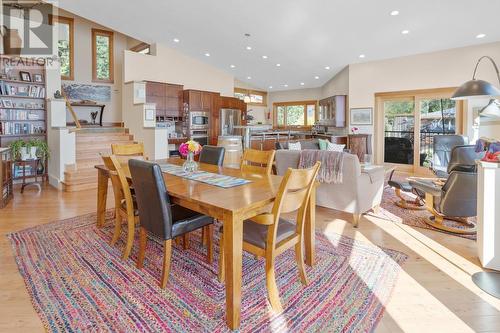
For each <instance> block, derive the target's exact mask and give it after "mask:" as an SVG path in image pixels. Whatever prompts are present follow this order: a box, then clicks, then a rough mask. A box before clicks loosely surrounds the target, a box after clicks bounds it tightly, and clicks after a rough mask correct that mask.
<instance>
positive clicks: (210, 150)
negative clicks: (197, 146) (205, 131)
mask: <svg viewBox="0 0 500 333" xmlns="http://www.w3.org/2000/svg"><path fill="white" fill-rule="evenodd" d="M225 153H226V149H225V148H224V147H217V146H209V145H205V146H203V148H202V149H201V153H200V159H199V162H200V163H207V164H213V165H217V166H222V164H223V163H224V154H225Z"/></svg>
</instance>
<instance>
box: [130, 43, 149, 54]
mask: <svg viewBox="0 0 500 333" xmlns="http://www.w3.org/2000/svg"><path fill="white" fill-rule="evenodd" d="M130 51H133V52H137V53H142V54H151V48H150V45H149V44H148V43H140V44H137V45H136V46H134V47H132V48H131V49H130Z"/></svg>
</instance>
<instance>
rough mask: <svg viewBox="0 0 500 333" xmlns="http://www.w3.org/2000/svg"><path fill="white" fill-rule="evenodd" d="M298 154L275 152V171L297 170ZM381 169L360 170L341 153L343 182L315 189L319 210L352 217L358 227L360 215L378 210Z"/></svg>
mask: <svg viewBox="0 0 500 333" xmlns="http://www.w3.org/2000/svg"><path fill="white" fill-rule="evenodd" d="M299 159H300V151H297V150H285V149H282V150H277V151H276V155H275V162H276V172H277V174H278V175H284V174H285V172H286V170H287V169H288V168H294V169H295V168H297V167H298V165H299ZM384 175H385V171H384V168H383V167H371V168H369V169H368V168H366V169H363V170H362V168H361V165H360V163H359V159H358V157H357V156H356V155H353V154H347V153H346V154H344V163H343V168H342V178H343V180H342V183H339V184H334V183H330V184H327V183H321V184H320V185H319V186H318V187H317V190H316V204H317V205H318V206H321V207H326V208H331V209H336V210H340V211H343V212H347V213H351V214H353V226H354V227H357V226H358V224H359V220H360V219H361V215H362V214H364V213H366V212H367V211H369V210H371V209H374V210H376V209H378V207H379V206H380V202H381V201H382V193H383V190H384Z"/></svg>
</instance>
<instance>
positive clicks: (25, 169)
mask: <svg viewBox="0 0 500 333" xmlns="http://www.w3.org/2000/svg"><path fill="white" fill-rule="evenodd" d="M23 173H24V175H25V176H34V175H35V173H34V172H33V167H32V166H31V165H14V172H13V174H14V178H19V177H22V176H23Z"/></svg>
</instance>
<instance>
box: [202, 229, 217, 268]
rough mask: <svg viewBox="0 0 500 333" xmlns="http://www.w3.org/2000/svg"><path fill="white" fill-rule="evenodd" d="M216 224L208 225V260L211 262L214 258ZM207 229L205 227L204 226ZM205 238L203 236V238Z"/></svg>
mask: <svg viewBox="0 0 500 333" xmlns="http://www.w3.org/2000/svg"><path fill="white" fill-rule="evenodd" d="M213 227H214V225H213V224H210V225H207V226H206V234H207V262H208V263H209V264H211V263H212V262H213V260H214V254H213V237H214V228H213ZM203 229H204V230H205V228H203ZM202 239H203V238H202Z"/></svg>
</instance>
